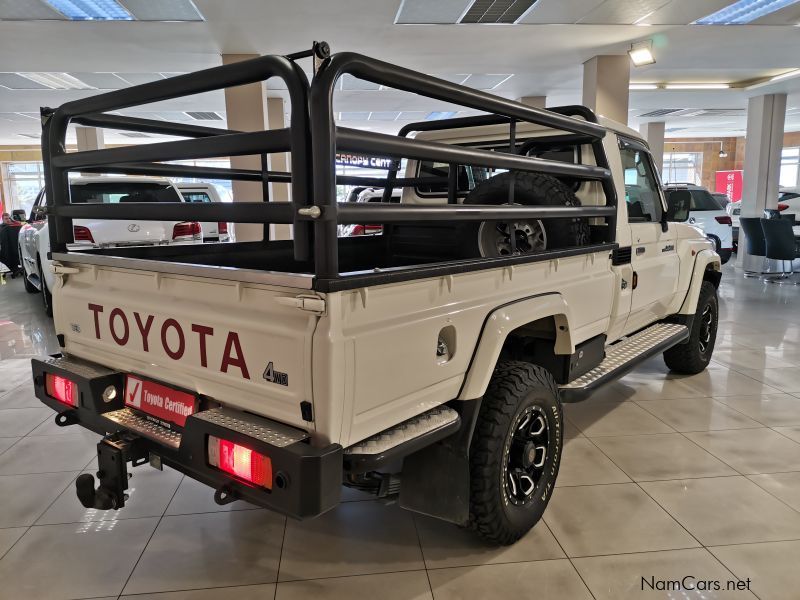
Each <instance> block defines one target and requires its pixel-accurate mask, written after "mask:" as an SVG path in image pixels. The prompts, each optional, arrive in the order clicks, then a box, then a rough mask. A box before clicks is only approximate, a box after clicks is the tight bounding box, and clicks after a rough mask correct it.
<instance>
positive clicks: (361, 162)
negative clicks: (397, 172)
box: [336, 154, 394, 169]
mask: <svg viewBox="0 0 800 600" xmlns="http://www.w3.org/2000/svg"><path fill="white" fill-rule="evenodd" d="M336 164H337V165H345V166H348V167H367V168H370V169H391V168H392V166H393V165H394V161H393V160H392V159H391V158H382V157H380V156H361V155H359V154H337V155H336Z"/></svg>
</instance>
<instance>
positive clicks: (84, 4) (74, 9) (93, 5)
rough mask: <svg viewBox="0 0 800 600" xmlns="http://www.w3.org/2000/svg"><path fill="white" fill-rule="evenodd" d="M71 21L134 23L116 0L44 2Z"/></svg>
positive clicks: (56, 0) (53, 0) (50, 0)
mask: <svg viewBox="0 0 800 600" xmlns="http://www.w3.org/2000/svg"><path fill="white" fill-rule="evenodd" d="M44 1H45V2H46V3H47V4H49V5H50V6H52V7H53V8H55V9H56V10H57V11H58V12H60V13H61V14H63V15H64V16H66V17H67V18H68V19H69V20H70V21H133V17H132V16H131V14H130V13H129V12H128V11H127V10H125V9H124V8H123V7H122V5H120V3H119V2H116V1H115V0H44Z"/></svg>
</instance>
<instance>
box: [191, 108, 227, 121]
mask: <svg viewBox="0 0 800 600" xmlns="http://www.w3.org/2000/svg"><path fill="white" fill-rule="evenodd" d="M186 114H187V115H189V116H190V117H192V118H193V119H194V120H195V121H222V117H220V116H219V115H218V114H217V113H215V112H213V111H192V110H187V111H186Z"/></svg>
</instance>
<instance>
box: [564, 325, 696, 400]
mask: <svg viewBox="0 0 800 600" xmlns="http://www.w3.org/2000/svg"><path fill="white" fill-rule="evenodd" d="M688 337H689V328H688V327H687V326H686V325H680V324H677V323H656V324H655V325H651V326H650V327H647V328H646V329H642V330H641V331H639V332H637V333H634V334H633V335H631V336H629V337H627V338H625V339H623V340H622V341H619V342H617V343H615V344H611V345H610V346H608V347H607V348H606V357H605V358H604V359H603V362H601V363H600V364H599V365H597V366H596V367H595V368H594V369H592V370H591V371H589V372H588V373H586V374H584V375H581V376H580V377H578V378H577V379H574V380H573V381H570V382H569V383H566V384H564V385H561V386H559V388H560V389H561V392H562V394H566V395H567V398H566V399H567V400H570V398H569V394H570V393H572V392H588V391H590V390H593V389H594V388H596V387H599V386H600V385H602V384H604V383H607V382H608V381H610V380H612V379H616V378H618V377H621V376H622V375H624V374H625V373H627V372H628V371H630V370H631V369H632V368H634V367H635V366H636V365H638V364H639V363H640V362H642V361H644V360H646V359H648V358H650V357H651V356H654V355H656V354H660V353H662V352H664V351H665V350H668V349H669V348H671V347H672V346H675V345H676V344H680V343H681V342H683V341H685V340H686V338H688Z"/></svg>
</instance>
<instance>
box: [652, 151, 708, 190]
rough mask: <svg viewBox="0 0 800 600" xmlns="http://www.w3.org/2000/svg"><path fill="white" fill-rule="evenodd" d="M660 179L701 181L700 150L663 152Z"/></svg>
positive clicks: (701, 161) (701, 156)
mask: <svg viewBox="0 0 800 600" xmlns="http://www.w3.org/2000/svg"><path fill="white" fill-rule="evenodd" d="M661 181H663V182H664V183H665V184H667V183H693V184H695V185H701V184H702V181H703V153H702V152H665V153H664V167H663V168H662V169H661Z"/></svg>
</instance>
